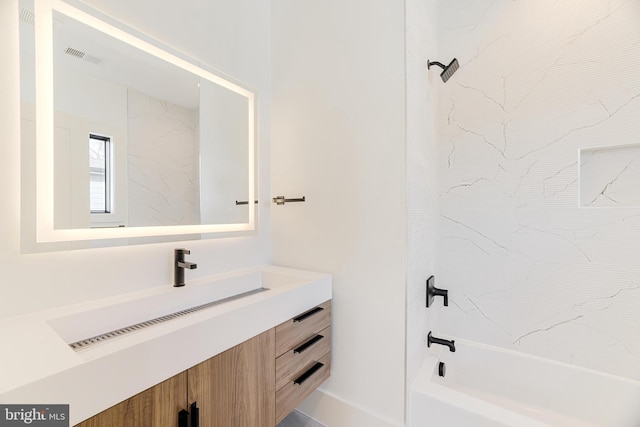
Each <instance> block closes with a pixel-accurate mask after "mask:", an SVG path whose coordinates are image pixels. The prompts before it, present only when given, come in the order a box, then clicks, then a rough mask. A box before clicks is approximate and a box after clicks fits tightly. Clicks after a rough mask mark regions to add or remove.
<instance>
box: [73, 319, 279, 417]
mask: <svg viewBox="0 0 640 427" xmlns="http://www.w3.org/2000/svg"><path fill="white" fill-rule="evenodd" d="M274 390H275V329H270V330H268V331H266V332H264V333H262V334H260V335H258V336H255V337H253V338H251V339H249V340H247V341H245V342H243V343H242V344H239V345H237V346H235V347H232V348H230V349H229V350H227V351H225V352H223V353H220V354H218V355H217V356H214V357H212V358H211V359H208V360H205V361H204V362H202V363H199V364H198V365H196V366H193V367H192V368H189V369H188V370H186V371H184V372H181V373H180V374H178V375H176V376H174V377H171V378H169V379H168V380H166V381H163V382H161V383H160V384H157V385H155V386H153V387H151V388H149V389H147V390H145V391H143V392H141V393H138V394H136V395H135V396H133V397H131V398H129V399H127V400H125V401H123V402H120V403H118V404H117V405H115V406H112V407H111V408H109V409H107V410H105V411H102V412H101V413H99V414H97V415H95V416H93V417H91V418H89V419H87V420H85V421H83V422H81V423H80V424H77V426H79V427H106V426H113V427H116V426H117V427H176V426H184V427H187V426H193V425H194V422H192V418H191V417H192V413H193V409H192V404H195V407H197V408H198V412H199V417H198V420H199V424H198V425H199V426H200V427H274V426H275V393H274ZM71 410H73V409H71ZM181 411H184V413H183V416H185V417H186V418H187V419H185V420H184V422H182V423H180V422H179V414H180V412H181ZM187 412H189V414H188V415H187V414H186V413H187Z"/></svg>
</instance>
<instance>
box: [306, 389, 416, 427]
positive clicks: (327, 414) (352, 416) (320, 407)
mask: <svg viewBox="0 0 640 427" xmlns="http://www.w3.org/2000/svg"><path fill="white" fill-rule="evenodd" d="M297 409H298V411H300V412H302V413H303V414H305V415H307V416H308V417H311V418H313V419H314V420H317V421H319V422H321V423H322V424H326V425H327V426H329V427H404V424H402V423H400V424H399V423H397V422H395V421H392V420H388V419H385V418H384V417H380V416H378V415H376V414H373V413H371V412H370V411H367V410H365V409H364V408H361V407H358V406H356V405H353V404H350V403H349V402H346V401H344V400H342V399H340V398H339V397H337V396H335V395H333V394H331V393H327V392H325V391H322V390H316V391H315V392H313V393H312V394H311V395H310V396H309V397H308V398H307V399H306V400H305V401H304V402H302V404H301V405H300V406H298V408H297Z"/></svg>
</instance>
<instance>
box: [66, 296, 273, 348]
mask: <svg viewBox="0 0 640 427" xmlns="http://www.w3.org/2000/svg"><path fill="white" fill-rule="evenodd" d="M268 290H269V288H258V289H253V290H251V291H247V292H243V293H241V294H238V295H234V296H232V297H228V298H222V299H219V300H215V301H211V302H208V303H206V304H202V305H198V306H195V307H191V308H187V309H184V310H180V311H176V312H175V313H171V314H167V315H164V316H161V317H156V318H155V319H151V320H145V321H144V322H140V323H136V324H135V325H130V326H125V327H124V328H120V329H116V330H115V331H109V332H105V333H104V334H100V335H96V336H94V337H91V338H85V339H82V340H79V341H76V342H73V343H71V344H69V347H71V348H72V349H74V350H76V351H77V350H84V349H85V348H87V347H89V346H91V345H93V344H97V343H101V342H104V341H106V340H109V339H111V338H118V337H121V336H123V335H126V334H128V333H130V332H135V331H139V330H140V329H144V328H147V327H149V326H154V325H157V324H159V323H163V322H166V321H168V320H173V319H177V318H178V317H182V316H185V315H187V314H191V313H195V312H197V311H201V310H205V309H207V308H210V307H213V306H216V305H220V304H223V303H225V302H229V301H233V300H236V299H240V298H244V297H247V296H249V295H253V294H257V293H260V292H264V291H268Z"/></svg>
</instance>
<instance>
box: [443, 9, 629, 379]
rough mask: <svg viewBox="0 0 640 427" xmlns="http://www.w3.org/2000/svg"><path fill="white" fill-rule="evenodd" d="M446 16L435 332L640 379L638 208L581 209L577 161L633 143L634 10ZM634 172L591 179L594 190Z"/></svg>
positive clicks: (608, 170) (620, 169)
mask: <svg viewBox="0 0 640 427" xmlns="http://www.w3.org/2000/svg"><path fill="white" fill-rule="evenodd" d="M439 17H440V22H441V27H440V45H439V46H440V56H441V57H442V58H443V60H450V59H451V58H453V57H454V56H457V57H458V59H459V62H460V70H459V71H458V72H457V73H456V75H455V76H454V77H453V78H452V79H451V80H450V81H449V82H448V83H447V84H445V85H443V86H442V87H441V92H440V93H441V105H440V119H439V120H440V126H441V129H442V134H441V141H440V144H441V145H440V166H439V167H440V194H439V197H440V207H441V218H440V226H439V227H440V251H439V256H440V258H439V277H438V279H439V285H440V286H441V287H445V288H449V289H450V301H451V304H450V305H451V306H450V307H449V309H448V310H442V311H441V312H440V313H441V314H440V318H439V321H438V323H439V327H440V330H442V331H443V332H446V333H448V334H451V335H453V336H456V337H460V338H467V339H471V340H474V341H479V342H484V343H488V344H492V345H497V346H501V347H504V348H508V349H513V350H517V351H523V352H526V353H530V354H535V355H540V356H543V357H548V358H552V359H555V360H560V361H564V362H569V363H573V364H576V365H580V366H584V367H588V368H593V369H597V370H600V371H605V372H609V373H613V374H618V375H622V376H626V377H629V378H634V379H638V380H640V209H639V208H636V207H627V206H622V205H621V204H616V205H613V206H611V204H608V205H607V207H606V208H603V207H598V206H593V205H592V206H589V205H588V204H585V203H581V202H580V193H581V191H580V188H581V185H585V182H581V181H582V180H581V175H580V155H579V153H580V150H585V151H583V154H585V153H593V151H594V150H593V149H596V150H595V152H601V151H600V150H601V149H604V148H615V147H624V146H627V145H630V146H631V147H632V148H633V146H634V144H640V120H639V117H640V72H638V69H639V66H640V2H638V1H637V0H589V1H579V2H578V1H572V0H564V1H563V0H536V1H533V0H531V1H512V0H457V1H453V2H440V9H439ZM625 149H626V148H625ZM589 150H591V151H589ZM614 151H615V150H614ZM635 152H636V153H638V152H639V151H635ZM633 161H634V159H633V156H629V157H628V158H627V162H624V161H623V162H622V163H621V164H620V163H619V162H618V163H616V164H615V165H614V164H612V163H610V166H609V167H603V168H600V169H599V170H598V171H597V172H595V173H594V172H593V171H591V172H590V173H591V176H592V177H593V176H594V174H595V176H597V177H599V179H598V180H595V181H593V182H596V183H595V184H592V185H596V186H598V185H599V186H600V187H601V188H600V190H595V193H596V194H595V195H596V196H597V194H598V193H603V194H607V191H608V189H610V188H611V187H615V186H616V184H617V183H619V184H621V183H622V182H623V181H624V180H625V173H636V174H637V170H636V171H635V172H634V170H633V169H634V168H633V167H629V168H627V169H626V170H625V165H627V164H628V163H629V162H633ZM604 163H605V164H608V163H607V162H604ZM583 167H584V158H583ZM636 176H637V175H636ZM634 181H635V184H630V185H629V184H626V185H627V187H626V188H627V190H624V191H623V192H625V191H626V193H627V194H628V193H629V189H631V188H633V187H634V186H635V192H637V191H638V188H639V185H638V181H637V180H634ZM632 182H633V181H632ZM592 191H594V190H592ZM594 197H595V196H594ZM636 198H637V195H636Z"/></svg>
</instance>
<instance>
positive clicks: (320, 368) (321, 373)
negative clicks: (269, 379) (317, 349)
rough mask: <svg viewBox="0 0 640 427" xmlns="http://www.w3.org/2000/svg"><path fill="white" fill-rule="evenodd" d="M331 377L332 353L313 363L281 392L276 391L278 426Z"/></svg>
mask: <svg viewBox="0 0 640 427" xmlns="http://www.w3.org/2000/svg"><path fill="white" fill-rule="evenodd" d="M330 375H331V353H327V354H325V355H324V356H323V357H321V358H320V359H319V360H318V361H317V362H312V363H311V364H310V365H309V366H307V367H305V369H304V370H302V371H301V373H300V374H299V375H298V377H297V378H295V379H293V380H291V381H289V382H288V383H287V384H285V385H284V387H282V388H281V389H280V390H278V391H276V424H277V423H279V422H280V421H282V420H283V419H284V418H285V417H286V416H287V415H288V414H289V413H290V412H291V411H293V410H294V409H295V408H296V406H298V405H299V404H300V403H302V401H303V400H304V399H306V398H307V396H309V395H310V394H311V393H312V392H313V391H314V390H315V389H317V388H318V386H320V384H322V383H323V382H324V381H325V380H326V379H327V378H329V376H330Z"/></svg>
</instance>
